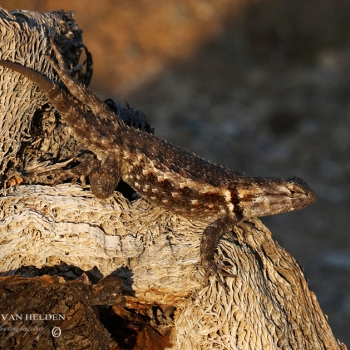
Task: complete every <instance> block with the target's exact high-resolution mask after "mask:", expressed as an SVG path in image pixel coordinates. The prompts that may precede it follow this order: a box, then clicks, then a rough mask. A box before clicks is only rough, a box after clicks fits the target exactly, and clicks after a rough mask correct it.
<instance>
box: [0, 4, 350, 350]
mask: <svg viewBox="0 0 350 350" xmlns="http://www.w3.org/2000/svg"><path fill="white" fill-rule="evenodd" d="M0 33H1V40H0V45H1V49H0V53H1V58H2V59H9V60H12V61H16V62H19V63H21V64H24V65H26V66H30V67H32V68H35V69H36V70H37V71H40V72H42V73H43V74H45V75H46V76H48V77H49V78H50V79H55V76H56V75H55V72H54V71H53V70H52V69H51V67H50V65H49V64H48V62H47V60H46V58H45V55H46V54H48V53H49V52H50V50H49V49H50V47H49V45H50V44H49V41H48V33H50V35H51V37H52V38H53V39H54V41H55V42H57V43H58V45H59V47H60V48H61V50H62V52H63V55H64V57H65V59H66V61H67V63H69V65H70V66H71V67H75V68H76V69H73V73H74V74H76V75H77V78H78V79H80V80H81V81H83V82H85V83H88V82H89V80H90V77H91V72H92V71H91V61H90V57H89V53H88V51H87V50H86V54H87V63H86V64H85V65H86V70H85V72H84V71H83V67H84V64H83V65H79V64H78V63H79V59H80V54H81V52H82V50H83V49H84V45H83V42H82V38H81V30H80V29H79V28H78V26H77V25H76V23H75V21H74V15H73V13H64V12H62V11H57V12H53V13H49V14H38V13H35V12H30V11H15V12H12V13H11V14H9V13H8V12H6V11H5V10H3V9H1V8H0ZM0 77H1V78H0V85H1V91H2V94H1V97H0V98H1V104H0V118H1V123H2V128H1V130H0V141H1V153H0V159H1V163H0V180H1V182H0V185H1V193H2V197H1V198H0V201H1V205H0V208H1V210H0V216H1V221H0V243H1V244H0V254H1V257H2V259H1V269H0V272H1V274H2V276H4V277H1V278H0V295H1V297H0V298H1V305H0V309H1V311H0V316H1V317H2V326H1V327H2V328H0V348H1V349H24V348H26V349H29V348H32V347H35V348H38V349H40V348H43V349H47V348H52V349H67V348H73V347H74V348H75V349H108V348H111V349H112V348H114V349H119V348H123V349H124V348H125V349H138V348H142V349H145V348H146V349H164V348H167V347H172V348H174V349H213V348H215V349H310V350H311V349H312V350H314V349H346V346H345V345H344V344H342V343H340V342H338V341H337V340H336V339H335V338H334V336H333V334H332V331H331V329H330V327H329V325H328V323H327V317H326V316H325V315H323V313H322V310H321V309H320V306H319V304H318V302H317V299H316V296H315V295H314V293H312V292H311V291H310V290H309V289H308V285H307V282H306V280H305V278H304V275H303V272H302V270H301V268H300V266H299V265H298V263H297V262H296V261H295V259H294V258H293V257H291V256H290V255H289V254H288V253H287V252H286V251H285V250H284V249H282V248H281V247H280V246H279V245H278V244H277V243H276V242H275V241H274V240H273V239H272V236H271V233H270V232H269V230H268V229H267V228H266V227H265V226H264V225H263V224H262V223H261V221H260V220H258V219H255V220H250V221H247V222H242V223H240V224H239V225H237V226H236V227H235V228H234V230H232V232H227V233H226V234H225V236H224V237H222V239H220V241H219V242H218V247H217V254H216V259H217V260H218V262H221V263H222V264H225V267H226V268H227V269H228V270H230V271H231V272H232V274H233V275H235V277H234V278H227V279H226V283H227V285H228V289H229V290H228V291H226V290H224V289H223V288H222V287H221V285H220V284H218V283H217V280H216V279H215V278H214V277H210V280H209V283H208V284H207V285H204V286H203V280H202V276H203V272H202V270H201V268H200V265H199V244H200V239H201V234H202V232H203V229H204V225H203V224H202V223H199V222H196V221H189V220H186V219H184V218H182V217H179V216H176V215H174V214H173V213H170V212H167V211H164V210H162V209H159V208H156V207H154V206H152V205H151V204H149V203H147V202H146V201H144V200H143V199H141V198H135V196H134V195H131V196H127V197H128V198H129V199H128V198H126V197H125V196H124V195H123V194H121V193H120V192H119V191H115V193H114V195H113V196H111V197H110V198H108V199H107V200H98V199H96V198H95V197H94V196H93V195H92V194H91V192H90V190H89V189H88V188H82V187H81V186H80V185H77V184H76V185H71V184H61V185H57V186H53V187H52V186H48V185H47V184H44V183H43V182H44V181H43V180H42V179H40V177H38V181H37V182H35V183H32V184H21V182H22V181H23V176H22V175H23V174H25V173H30V172H32V173H33V172H37V173H40V170H43V169H44V170H45V169H49V168H50V167H51V168H52V167H55V164H57V163H59V162H64V161H67V159H69V158H71V157H73V156H75V155H77V154H78V153H79V152H81V151H82V149H81V146H80V144H79V142H78V141H77V140H76V139H75V138H74V136H73V134H72V132H71V130H70V128H69V126H67V125H65V124H63V123H62V122H61V120H60V118H59V115H58V114H57V113H56V112H55V111H54V110H53V109H52V107H51V106H50V105H48V104H47V101H46V100H45V97H44V96H43V95H42V94H41V93H40V91H39V90H38V89H37V88H36V86H34V85H33V84H32V83H31V82H29V81H28V80H27V79H25V78H23V77H21V76H20V75H18V74H16V73H14V72H12V71H10V70H7V69H4V68H0ZM56 79H57V78H56ZM126 109H128V108H126ZM136 114H137V112H135V115H136ZM135 118H136V117H135ZM67 164H68V161H67ZM123 193H124V192H123ZM130 198H131V199H132V200H130ZM84 271H85V273H84ZM18 274H20V275H21V276H22V277H18V276H14V275H18ZM47 274H51V275H61V276H64V277H65V279H66V281H65V280H64V279H62V277H57V276H56V277H54V276H51V277H50V276H48V275H47ZM40 275H43V276H41V277H39V276H40ZM33 276H36V277H35V278H32V277H33ZM79 276H80V277H79ZM102 277H105V278H103V279H102ZM69 280H71V281H69ZM16 315H17V317H16ZM26 315H30V316H26ZM33 315H37V316H33ZM38 315H39V316H38ZM43 315H44V316H43ZM45 315H48V316H45ZM50 315H51V316H50ZM53 315H56V316H53ZM57 315H61V318H60V319H59V316H57ZM62 315H63V316H62ZM20 316H22V319H20ZM23 317H27V318H26V319H23ZM55 317H56V318H57V319H53V318H55ZM39 318H40V322H41V323H40V326H41V327H42V328H43V330H41V331H39V330H38V329H37V328H36V329H30V330H29V331H27V333H25V335H26V336H24V332H25V330H24V328H25V327H27V328H28V327H34V326H38V324H37V322H39ZM11 327H12V328H11ZM5 328H6V329H5ZM16 329H17V332H16ZM53 331H55V332H56V331H57V332H58V333H59V334H58V333H54V332H53Z"/></svg>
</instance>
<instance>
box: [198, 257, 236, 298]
mask: <svg viewBox="0 0 350 350" xmlns="http://www.w3.org/2000/svg"><path fill="white" fill-rule="evenodd" d="M202 267H203V269H204V271H205V274H204V283H207V281H208V279H209V276H210V275H213V276H215V278H216V280H217V281H218V282H219V284H220V285H221V287H222V288H224V289H225V290H226V292H227V293H229V291H230V288H229V287H228V285H227V284H226V281H225V278H223V277H231V278H235V277H237V276H236V275H234V274H232V273H230V272H227V271H226V270H224V269H223V268H222V267H219V266H218V265H217V264H216V262H215V261H205V262H203V261H202Z"/></svg>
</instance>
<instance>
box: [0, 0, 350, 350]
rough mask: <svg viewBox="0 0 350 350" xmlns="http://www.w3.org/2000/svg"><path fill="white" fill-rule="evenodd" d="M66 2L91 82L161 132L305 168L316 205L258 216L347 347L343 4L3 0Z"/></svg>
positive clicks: (264, 163)
mask: <svg viewBox="0 0 350 350" xmlns="http://www.w3.org/2000/svg"><path fill="white" fill-rule="evenodd" d="M1 5H2V6H3V7H4V8H5V9H7V10H9V11H10V10H14V9H28V10H36V11H39V12H49V11H53V10H61V9H64V10H65V11H69V10H74V11H75V12H76V22H77V24H78V25H79V26H80V28H81V29H83V38H84V43H85V44H86V45H87V47H88V49H89V50H90V51H91V53H92V55H93V58H94V76H93V80H92V86H91V87H92V89H93V90H95V91H96V92H97V93H98V94H99V95H100V96H101V97H103V98H107V97H111V98H113V99H115V100H116V101H118V102H119V103H124V100H126V101H127V102H128V103H129V104H130V105H131V106H132V107H133V108H136V109H140V110H142V111H143V112H144V113H145V114H146V115H147V117H148V119H149V121H150V123H151V124H152V125H153V126H154V127H155V133H156V135H158V136H161V137H163V138H166V139H167V140H168V141H170V142H172V143H174V144H176V145H177V146H180V147H182V148H185V149H188V150H190V151H193V152H195V153H196V154H198V155H200V156H201V157H203V158H205V159H208V160H211V161H212V162H215V163H218V164H221V165H225V166H227V167H229V168H231V169H233V170H235V171H239V172H246V173H248V174H250V175H254V176H275V177H280V176H283V177H291V176H298V177H302V178H303V179H305V180H306V181H307V183H308V184H309V185H310V187H311V188H312V189H313V190H314V191H315V192H316V194H317V197H318V201H317V203H316V204H315V205H313V206H311V207H309V208H306V209H304V210H302V211H299V212H294V213H288V214H283V215H278V216H273V217H268V218H264V219H263V222H264V223H265V225H266V226H267V227H268V228H269V229H270V230H271V232H272V234H273V237H274V238H275V239H276V240H277V241H278V242H279V244H280V245H282V246H283V247H284V248H285V249H286V250H287V251H288V252H289V253H291V254H292V255H293V256H294V257H295V258H296V259H297V260H298V262H299V263H300V265H301V266H302V267H303V268H304V270H305V275H306V277H307V278H308V280H309V286H310V289H311V290H313V291H314V292H315V293H316V295H317V298H318V301H319V302H320V304H321V307H322V310H323V312H324V313H325V314H327V315H328V317H329V323H330V325H331V327H332V329H333V332H334V334H335V336H336V337H337V338H339V339H341V340H342V341H343V342H345V343H346V344H347V345H348V346H349V345H350V288H349V287H350V230H349V225H350V216H349V208H350V195H349V194H350V162H349V151H350V97H349V95H350V21H349V13H350V12H349V11H350V2H349V1H346V0H332V1H328V0H307V1H305V0H294V1H287V0H279V1H277V0H266V1H262V0H261V1H258V0H177V1H171V0H153V1H147V0H138V1H135V0H134V1H132V0H129V1H128V0H100V1H99V2H92V1H86V0H83V1H73V0H70V1H68V0H67V1H63V0H61V1H57V0H46V1H39V0H21V1H13V0H11V1H6V0H3V1H2V3H1Z"/></svg>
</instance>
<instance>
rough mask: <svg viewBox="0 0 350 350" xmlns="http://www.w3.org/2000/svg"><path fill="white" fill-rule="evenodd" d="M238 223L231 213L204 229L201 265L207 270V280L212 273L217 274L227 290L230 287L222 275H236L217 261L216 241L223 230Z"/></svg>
mask: <svg viewBox="0 0 350 350" xmlns="http://www.w3.org/2000/svg"><path fill="white" fill-rule="evenodd" d="M236 223H237V218H235V217H234V216H233V215H230V214H229V215H226V216H223V217H220V218H219V219H217V220H215V221H214V222H212V223H211V224H209V225H208V226H207V227H206V229H205V230H204V232H203V235H202V239H201V245H200V258H201V265H202V267H203V269H204V272H205V281H207V280H208V278H209V275H210V274H213V275H214V276H216V278H217V280H218V282H219V283H220V284H221V286H222V287H223V288H224V289H226V291H227V290H228V287H227V285H226V284H225V283H224V282H222V280H221V276H220V275H222V276H227V277H235V276H234V275H232V274H230V273H228V272H226V271H225V270H223V269H222V268H220V267H219V266H218V265H217V264H216V263H215V261H214V253H215V247H216V242H217V240H218V239H219V237H220V236H221V235H222V233H223V232H225V231H227V230H229V229H231V228H232V227H233V226H234V225H235V224H236Z"/></svg>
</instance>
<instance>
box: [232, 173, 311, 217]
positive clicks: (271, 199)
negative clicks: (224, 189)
mask: <svg viewBox="0 0 350 350" xmlns="http://www.w3.org/2000/svg"><path fill="white" fill-rule="evenodd" d="M247 180H248V178H247ZM233 193H234V194H235V197H236V200H237V207H238V210H239V211H241V213H242V215H243V217H247V218H248V217H262V216H269V215H275V214H280V213H286V212H289V211H293V210H297V209H302V208H304V207H306V206H308V205H310V204H313V203H315V201H316V195H315V193H314V192H313V191H312V190H311V189H310V188H309V186H308V185H307V184H306V182H305V181H304V180H303V179H300V178H297V177H292V178H288V179H286V178H259V177H255V178H250V180H248V181H246V182H245V183H244V184H243V185H240V186H238V188H237V187H236V188H235V189H234V191H233Z"/></svg>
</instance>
